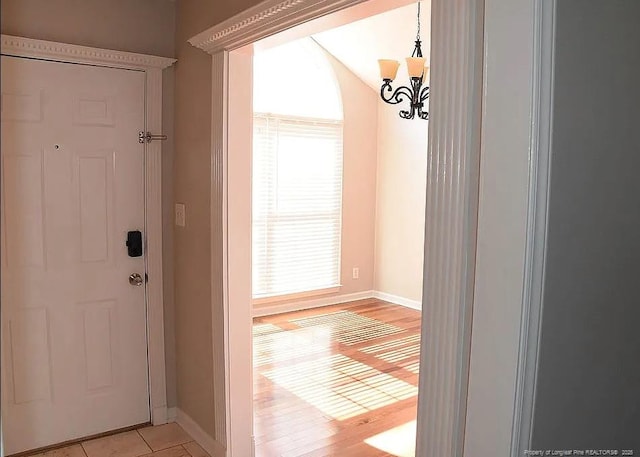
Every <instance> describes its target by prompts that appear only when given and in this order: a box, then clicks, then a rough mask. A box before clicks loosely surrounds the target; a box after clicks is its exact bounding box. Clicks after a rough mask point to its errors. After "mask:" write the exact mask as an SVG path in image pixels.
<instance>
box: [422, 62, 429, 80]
mask: <svg viewBox="0 0 640 457" xmlns="http://www.w3.org/2000/svg"><path fill="white" fill-rule="evenodd" d="M428 78H429V67H427V66H426V65H425V67H424V70H423V71H422V81H423V82H424V81H426V80H427V79H428Z"/></svg>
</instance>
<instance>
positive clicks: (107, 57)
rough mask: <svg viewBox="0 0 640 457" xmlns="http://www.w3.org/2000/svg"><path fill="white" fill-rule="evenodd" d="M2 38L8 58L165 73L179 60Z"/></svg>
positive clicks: (28, 39) (2, 45)
mask: <svg viewBox="0 0 640 457" xmlns="http://www.w3.org/2000/svg"><path fill="white" fill-rule="evenodd" d="M0 37H1V38H0V45H1V46H0V50H1V52H2V54H3V55H9V56H18V57H31V58H35V59H48V60H60V61H64V62H75V63H86V64H93V65H102V66H110V67H118V68H127V69H132V70H147V69H150V68H157V69H163V68H167V67H169V66H171V65H173V64H174V63H175V61H176V59H171V58H169V57H159V56H151V55H146V54H136V53H134V52H125V51H113V50H110V49H99V48H91V47H88V46H78V45H75V44H67V43H57V42H54V41H44V40H34V39H32V38H23V37H18V36H12V35H0Z"/></svg>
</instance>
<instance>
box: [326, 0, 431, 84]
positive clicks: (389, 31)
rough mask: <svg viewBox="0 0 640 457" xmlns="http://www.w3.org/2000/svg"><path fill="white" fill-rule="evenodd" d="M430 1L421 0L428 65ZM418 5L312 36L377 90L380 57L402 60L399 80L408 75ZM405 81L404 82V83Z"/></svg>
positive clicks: (421, 22)
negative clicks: (407, 61) (408, 58)
mask: <svg viewBox="0 0 640 457" xmlns="http://www.w3.org/2000/svg"><path fill="white" fill-rule="evenodd" d="M430 9H431V2H430V0H426V1H423V2H421V13H420V16H421V20H420V24H421V29H422V30H421V33H420V34H421V36H422V51H423V54H424V57H426V58H427V65H428V64H429V52H430V36H431V31H430V24H431V18H430V14H429V13H430ZM416 11H417V10H416V4H415V3H413V4H410V5H407V6H403V7H401V8H397V9H393V10H390V11H387V12H385V13H382V14H378V15H375V16H371V17H368V18H366V19H361V20H359V21H356V22H352V23H350V24H347V25H343V26H340V27H337V28H334V29H331V30H327V31H325V32H320V33H316V34H314V35H313V38H314V39H315V40H316V41H317V42H318V43H319V44H320V45H321V46H322V47H323V48H325V49H326V50H327V51H328V52H329V53H331V54H332V55H333V56H334V57H336V58H337V59H338V60H339V61H341V62H342V63H343V64H344V65H345V66H346V67H347V68H349V69H350V70H351V71H352V72H353V73H355V74H356V75H357V76H358V77H359V78H360V79H362V80H363V81H364V82H365V83H366V84H367V85H369V86H370V87H371V88H372V89H374V90H376V91H377V90H379V89H380V85H381V81H380V75H379V70H378V59H395V60H398V61H400V62H401V65H400V70H399V71H398V77H397V80H398V81H406V80H407V78H408V75H407V71H406V65H405V64H404V58H405V57H408V56H410V55H411V52H412V51H413V46H414V41H415V37H416ZM403 84H405V83H404V82H403Z"/></svg>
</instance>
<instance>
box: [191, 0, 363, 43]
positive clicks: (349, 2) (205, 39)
mask: <svg viewBox="0 0 640 457" xmlns="http://www.w3.org/2000/svg"><path fill="white" fill-rule="evenodd" d="M364 1H366V0H337V1H336V0H265V1H263V2H262V3H259V4H258V5H256V6H254V7H251V8H249V9H247V10H245V11H243V12H242V13H239V14H236V15H235V16H233V17H231V18H229V19H227V20H226V21H223V22H221V23H220V24H217V25H214V26H213V27H211V28H209V29H207V30H205V31H204V32H201V33H199V34H197V35H195V36H194V37H192V38H191V39H190V40H189V44H191V45H192V46H195V47H196V48H199V49H202V50H203V51H205V52H207V53H209V54H214V53H216V52H219V51H223V50H226V51H231V50H233V49H237V48H240V47H242V46H245V45H247V44H249V43H252V42H255V41H258V40H261V39H262V38H266V37H268V36H270V35H273V34H274V33H278V32H281V31H283V30H286V29H288V28H290V27H293V26H295V25H298V24H301V23H304V22H307V21H310V20H312V19H316V18H318V17H321V16H324V15H327V14H330V13H333V12H335V11H339V10H341V9H344V8H348V7H350V6H353V5H357V4H358V3H362V2H364Z"/></svg>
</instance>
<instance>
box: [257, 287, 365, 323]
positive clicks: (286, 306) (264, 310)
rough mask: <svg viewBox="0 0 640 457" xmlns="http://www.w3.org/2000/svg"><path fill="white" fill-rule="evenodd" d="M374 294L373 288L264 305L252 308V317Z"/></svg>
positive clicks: (357, 298) (310, 307)
mask: <svg viewBox="0 0 640 457" xmlns="http://www.w3.org/2000/svg"><path fill="white" fill-rule="evenodd" d="M374 294H375V292H374V291H373V290H365V291H363V292H355V293H353V294H344V295H334V296H332V297H320V298H314V299H311V300H301V301H293V302H290V303H282V304H276V305H264V306H259V307H254V308H253V317H262V316H270V315H272V314H280V313H289V312H292V311H300V310H303V309H312V308H320V307H322V306H329V305H337V304H339V303H348V302H351V301H356V300H364V299H365V298H373V297H374Z"/></svg>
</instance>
